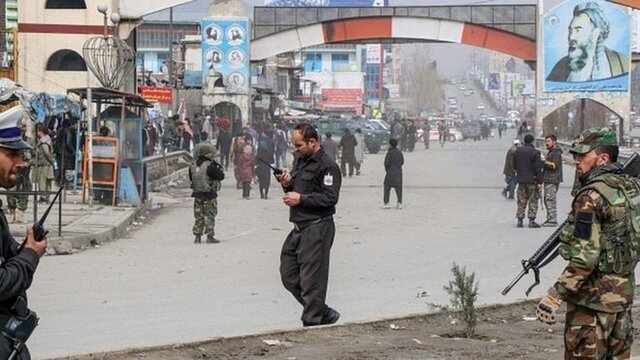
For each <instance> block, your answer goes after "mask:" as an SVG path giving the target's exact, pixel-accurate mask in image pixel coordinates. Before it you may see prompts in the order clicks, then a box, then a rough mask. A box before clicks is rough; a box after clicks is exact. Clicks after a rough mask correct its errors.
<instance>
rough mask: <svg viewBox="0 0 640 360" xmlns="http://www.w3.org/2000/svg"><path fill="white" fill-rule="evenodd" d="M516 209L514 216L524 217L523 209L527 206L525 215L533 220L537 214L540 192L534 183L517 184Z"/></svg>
mask: <svg viewBox="0 0 640 360" xmlns="http://www.w3.org/2000/svg"><path fill="white" fill-rule="evenodd" d="M517 196H518V211H516V218H518V219H524V211H525V210H526V209H527V206H528V207H529V212H528V213H527V217H528V218H529V219H530V220H534V219H535V218H536V216H538V199H540V197H539V196H540V194H539V192H538V186H537V185H536V184H518V195H517Z"/></svg>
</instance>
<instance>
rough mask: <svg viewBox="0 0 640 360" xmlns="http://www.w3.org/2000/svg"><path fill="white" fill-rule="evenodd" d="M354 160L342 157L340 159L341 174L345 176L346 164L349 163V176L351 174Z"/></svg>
mask: <svg viewBox="0 0 640 360" xmlns="http://www.w3.org/2000/svg"><path fill="white" fill-rule="evenodd" d="M355 162H356V161H355V160H349V159H347V160H345V159H342V160H341V161H340V171H341V172H342V176H347V166H346V164H347V163H349V177H351V176H353V167H354V163H355Z"/></svg>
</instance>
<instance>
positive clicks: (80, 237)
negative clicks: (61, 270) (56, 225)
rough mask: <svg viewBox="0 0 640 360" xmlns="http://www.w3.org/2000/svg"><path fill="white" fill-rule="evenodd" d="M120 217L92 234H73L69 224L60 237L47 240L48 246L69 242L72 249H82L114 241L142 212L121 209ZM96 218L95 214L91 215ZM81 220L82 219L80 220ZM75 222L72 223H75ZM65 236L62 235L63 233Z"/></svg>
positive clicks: (139, 209) (71, 226) (71, 225)
mask: <svg viewBox="0 0 640 360" xmlns="http://www.w3.org/2000/svg"><path fill="white" fill-rule="evenodd" d="M123 210H124V211H123V214H122V216H121V217H120V218H119V219H118V220H117V221H116V222H115V223H113V224H111V225H107V226H106V229H101V230H97V231H93V232H83V233H80V231H78V233H76V234H74V232H75V231H74V228H73V227H74V224H70V225H69V226H68V228H67V229H66V231H64V232H63V236H62V237H58V236H55V237H54V236H51V237H50V238H49V242H50V244H52V245H53V244H54V243H56V242H61V241H67V242H70V243H71V245H72V247H73V248H74V249H82V248H86V247H89V246H91V245H92V244H96V243H97V244H100V243H104V242H107V241H110V240H114V239H117V238H119V237H120V236H121V235H122V234H124V233H125V231H126V230H127V227H128V226H129V225H131V223H132V222H133V221H134V219H135V218H136V216H137V215H138V214H139V213H140V211H141V210H142V209H141V208H138V207H136V208H127V209H123ZM92 215H93V216H96V215H95V214H92ZM81 219H82V218H81ZM77 222H78V220H76V221H75V222H74V223H77ZM65 232H66V233H67V235H64V233H65Z"/></svg>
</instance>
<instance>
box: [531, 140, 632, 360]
mask: <svg viewBox="0 0 640 360" xmlns="http://www.w3.org/2000/svg"><path fill="white" fill-rule="evenodd" d="M570 152H571V153H572V154H573V158H574V163H575V164H576V167H577V169H578V175H579V176H580V181H581V183H582V188H580V191H579V192H578V194H577V195H576V196H575V198H574V200H573V204H572V210H571V212H570V213H569V217H568V219H567V222H566V225H564V226H563V228H562V230H561V233H560V247H559V253H560V255H561V256H562V257H563V258H564V259H565V260H568V261H569V263H568V265H567V266H566V268H565V269H564V271H563V272H562V274H561V275H560V277H559V278H558V281H557V282H556V283H555V284H554V286H553V287H552V288H551V289H549V291H548V293H547V294H546V295H545V296H544V297H543V298H542V300H541V301H540V303H539V304H538V307H537V310H536V315H537V317H538V319H539V320H540V321H543V322H545V323H548V324H553V323H555V312H556V310H557V309H558V307H559V306H560V304H561V302H562V301H566V302H567V315H566V318H565V332H564V342H565V359H576V358H580V359H629V358H630V356H631V355H630V352H631V343H632V341H633V324H632V319H631V306H632V304H633V294H634V287H635V283H636V282H635V277H634V272H635V267H636V264H637V262H638V254H639V252H640V246H639V245H638V244H639V243H640V233H638V231H640V223H639V222H638V220H637V218H636V217H637V216H638V215H640V212H639V209H637V205H636V204H637V203H638V200H640V183H639V182H638V180H637V179H635V178H632V177H630V176H627V175H626V174H624V173H623V172H622V168H621V166H620V165H619V164H616V163H615V162H616V161H617V157H618V146H617V139H616V134H615V132H613V131H611V130H609V129H606V128H605V129H589V130H587V131H585V132H583V133H582V134H581V136H580V138H579V139H578V141H576V143H575V144H574V147H573V148H572V149H571V150H570Z"/></svg>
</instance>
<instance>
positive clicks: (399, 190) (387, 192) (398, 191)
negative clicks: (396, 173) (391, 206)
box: [382, 184, 402, 204]
mask: <svg viewBox="0 0 640 360" xmlns="http://www.w3.org/2000/svg"><path fill="white" fill-rule="evenodd" d="M392 187H393V188H394V189H395V190H396V197H398V202H399V203H400V204H402V186H390V185H387V184H385V185H384V194H383V199H382V200H383V202H384V203H385V204H388V203H389V195H391V188H392Z"/></svg>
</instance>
